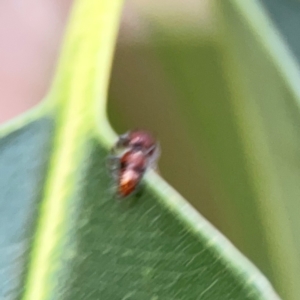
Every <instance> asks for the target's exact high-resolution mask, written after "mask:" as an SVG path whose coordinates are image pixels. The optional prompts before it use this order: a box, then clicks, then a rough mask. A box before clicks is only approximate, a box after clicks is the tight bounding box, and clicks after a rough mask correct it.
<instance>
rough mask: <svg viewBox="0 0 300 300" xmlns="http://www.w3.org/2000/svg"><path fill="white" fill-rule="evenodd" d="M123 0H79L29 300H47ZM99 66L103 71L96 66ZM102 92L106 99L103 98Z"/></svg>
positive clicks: (63, 67) (57, 84) (60, 79)
mask: <svg viewBox="0 0 300 300" xmlns="http://www.w3.org/2000/svg"><path fill="white" fill-rule="evenodd" d="M121 4H122V1H121V0H102V1H98V0H78V1H77V2H76V4H75V7H74V12H73V15H72V19H71V24H70V28H69V30H68V32H67V41H66V45H65V48H64V49H63V54H62V59H61V62H60V64H59V69H58V73H57V74H58V76H57V78H56V79H55V81H54V85H53V89H52V90H51V93H50V98H52V99H55V100H56V101H57V102H56V109H57V110H58V113H59V114H58V120H57V129H56V131H57V132H56V139H55V141H54V149H53V155H52V158H51V163H50V168H49V173H48V179H47V182H46V187H45V192H44V199H43V203H42V206H41V211H40V218H39V222H38V228H37V236H36V240H35V242H34V246H33V251H32V256H31V263H30V266H29V274H28V279H27V282H26V285H25V293H24V297H23V299H25V300H33V299H34V300H41V299H45V298H46V297H47V291H48V290H50V286H49V276H50V273H51V269H52V265H51V264H52V263H51V256H52V254H53V251H54V249H55V248H56V247H57V245H58V243H59V240H60V237H61V236H60V233H61V232H62V230H61V228H62V227H63V226H64V224H63V223H64V218H63V216H64V207H65V204H66V201H67V199H68V196H69V195H70V192H71V185H72V181H73V179H74V173H75V171H76V170H75V169H74V168H76V166H75V165H74V162H75V161H78V159H80V145H81V143H82V140H83V138H84V135H85V133H86V132H87V131H88V130H92V129H93V126H91V125H92V124H93V118H94V117H95V111H94V110H95V109H96V106H95V105H94V103H95V100H96V99H97V101H99V100H101V103H102V110H104V107H105V99H106V90H107V83H108V78H109V71H110V65H111V60H112V54H113V47H114V41H115V37H116V32H117V25H118V19H119V14H120V10H121ZM96 70H99V72H96ZM99 98H101V99H99Z"/></svg>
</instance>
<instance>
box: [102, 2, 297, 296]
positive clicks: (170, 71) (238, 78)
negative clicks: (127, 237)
mask: <svg viewBox="0 0 300 300" xmlns="http://www.w3.org/2000/svg"><path fill="white" fill-rule="evenodd" d="M251 2H252V4H253V5H252V4H251ZM275 2H276V3H275ZM275 2H274V1H268V0H266V1H263V2H256V1H244V3H242V2H241V1H225V2H224V1H207V0H202V1H196V0H190V1H180V0H177V1H167V0H165V1H159V2H158V1H146V0H145V1H134V0H132V1H128V2H126V5H125V9H124V12H123V19H122V26H121V30H120V33H119V39H118V44H117V49H116V55H115V60H114V66H113V72H112V79H111V85H110V93H109V95H110V98H109V110H108V114H109V117H110V120H111V122H112V124H113V126H114V127H115V128H116V130H117V132H119V133H123V132H125V131H127V130H128V129H131V128H146V129H149V130H151V131H153V132H154V133H155V134H156V136H157V137H158V139H159V140H160V142H161V144H162V150H163V151H162V157H161V161H160V171H161V173H162V176H163V177H164V178H166V180H167V181H168V182H169V183H170V184H172V185H173V186H174V187H175V188H176V189H178V190H179V192H180V193H181V194H182V195H183V196H184V197H185V198H186V199H188V200H189V201H190V202H191V203H192V204H193V205H194V207H196V208H197V209H198V210H199V211H200V212H201V214H203V215H204V216H205V217H206V218H207V219H208V220H210V221H211V222H212V223H213V224H214V225H215V226H216V227H217V228H218V229H220V230H221V231H222V232H223V233H224V234H225V235H226V236H227V237H229V239H230V240H231V241H232V242H233V243H234V244H235V245H236V246H237V247H238V248H239V249H240V250H241V251H242V252H243V253H245V254H246V255H247V256H248V257H249V258H250V259H251V260H252V261H254V263H255V264H256V265H257V266H258V267H259V268H260V269H261V270H262V271H263V272H264V273H265V274H266V275H267V276H268V278H269V279H270V280H271V281H272V282H273V284H274V285H275V288H277V290H279V292H280V294H281V295H282V296H283V297H284V299H299V297H300V290H299V288H298V286H297V285H298V283H297V282H298V280H297V278H298V276H300V273H299V270H300V269H299V259H298V257H299V253H300V251H299V250H300V249H299V247H298V246H297V245H298V244H299V240H298V238H297V231H298V230H299V228H300V224H299V222H298V221H297V219H298V217H297V215H298V212H299V209H300V206H299V204H298V203H299V196H300V194H299V191H298V185H299V184H298V183H299V181H298V179H299V175H300V169H299V167H298V161H299V158H298V156H299V155H298V151H297V149H299V148H297V147H298V138H299V137H298V136H299V133H300V127H299V124H298V123H299V117H300V116H299V112H298V111H297V112H295V110H298V104H299V102H298V101H299V98H298V99H297V95H295V91H294V90H293V89H294V87H295V86H293V85H292V84H291V81H292V79H291V78H287V77H285V75H284V74H285V72H290V73H293V71H292V70H289V67H288V65H289V63H288V62H287V61H289V62H290V58H291V57H292V55H291V52H290V50H289V49H287V47H285V45H284V46H283V48H284V49H283V52H282V49H281V47H282V44H284V41H286V42H289V41H293V44H290V47H291V48H292V49H294V50H295V52H297V51H298V50H297V49H298V47H299V45H300V43H299V41H298V40H299V38H298V40H297V38H296V37H295V32H296V31H295V28H299V26H297V24H298V23H299V21H298V23H297V20H300V19H299V18H297V16H298V15H299V12H300V8H299V5H300V3H299V2H298V1H288V0H286V1H285V0H277V1H275ZM244 4H245V5H244ZM248 4H249V6H248ZM243 14H244V15H243ZM245 16H246V17H245ZM247 18H249V20H247ZM270 20H273V21H274V23H273V24H272V23H270ZM284 20H285V21H284ZM251 26H252V27H251ZM255 26H257V27H255ZM260 26H261V28H259V27H260ZM278 30H281V34H282V36H280V35H279V34H278ZM260 31H261V36H260ZM273 35H274V38H273ZM282 37H283V39H282ZM272 48H273V49H274V51H273V50H272ZM270 49H271V50H270ZM272 51H273V52H274V53H275V54H274V53H273V52H272ZM298 52H299V51H298ZM291 59H292V62H293V58H291ZM280 61H281V63H282V65H278V62H280ZM284 62H287V63H286V66H285V63H284ZM295 68H297V67H295ZM294 73H295V72H294ZM296 73H297V71H296ZM293 75H295V74H293ZM294 79H295V77H294ZM282 145H284V147H282ZM276 149H277V150H278V149H279V150H278V151H277V150H276ZM291 153H293V154H292V158H291ZM291 164H292V165H293V164H294V166H293V168H291Z"/></svg>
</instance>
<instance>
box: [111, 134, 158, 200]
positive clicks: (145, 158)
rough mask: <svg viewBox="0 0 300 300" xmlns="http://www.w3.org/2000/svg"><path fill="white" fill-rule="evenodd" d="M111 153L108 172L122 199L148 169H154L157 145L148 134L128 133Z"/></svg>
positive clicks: (130, 191) (134, 188)
mask: <svg viewBox="0 0 300 300" xmlns="http://www.w3.org/2000/svg"><path fill="white" fill-rule="evenodd" d="M111 152H112V155H111V156H110V171H111V173H112V175H113V178H114V179H115V183H116V185H117V194H118V195H119V196H120V197H122V198H124V197H127V196H129V195H130V194H132V193H133V192H134V191H135V190H136V188H137V187H138V185H139V183H140V181H141V179H142V178H143V176H144V174H145V172H146V170H147V169H148V168H149V167H150V168H156V161H157V159H158V156H159V145H158V143H157V142H156V141H155V139H154V138H153V137H152V136H151V135H150V134H149V133H148V132H145V131H141V130H137V131H130V132H128V133H126V134H123V135H121V136H120V137H119V139H118V141H117V142H116V144H115V146H114V147H113V148H112V150H111Z"/></svg>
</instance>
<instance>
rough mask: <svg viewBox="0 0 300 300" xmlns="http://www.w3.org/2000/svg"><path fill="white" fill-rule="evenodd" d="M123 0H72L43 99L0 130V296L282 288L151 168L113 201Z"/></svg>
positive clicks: (221, 293)
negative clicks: (110, 100)
mask: <svg viewBox="0 0 300 300" xmlns="http://www.w3.org/2000/svg"><path fill="white" fill-rule="evenodd" d="M120 9H121V1H120V0H114V1H112V0H105V1H104V0H103V1H98V0H78V1H77V2H76V4H75V7H74V11H73V14H72V18H71V22H70V27H69V30H68V31H67V38H66V43H65V48H64V50H63V54H62V59H61V61H60V64H59V67H58V71H57V76H56V79H55V81H54V84H53V87H52V89H51V91H50V93H49V95H48V97H47V100H46V101H45V102H44V103H43V104H42V105H40V106H39V107H37V108H36V109H35V110H34V111H31V112H29V113H28V114H27V115H26V116H23V117H21V118H20V119H19V120H15V121H14V122H12V123H10V124H7V125H6V126H5V127H3V128H2V130H1V133H0V134H1V140H0V154H1V155H0V166H1V171H2V172H1V176H0V199H1V200H0V205H1V226H0V230H1V232H0V233H1V234H0V236H1V243H0V251H1V252H0V253H1V255H0V266H1V269H0V270H1V273H0V276H1V280H0V282H1V283H0V297H1V298H7V299H24V300H33V299H34V300H42V299H72V300H74V299H84V300H89V299H152V300H154V299H172V300H175V299H224V300H226V299H272V300H273V299H278V297H277V295H276V293H275V292H274V291H273V289H272V287H271V286H270V284H269V282H268V281H267V280H266V279H265V277H264V276H263V275H262V274H261V273H260V272H259V271H258V270H256V268H255V267H254V266H253V265H252V264H251V263H250V262H248V261H247V259H245V258H244V257H243V256H242V255H241V254H240V253H239V252H238V251H237V250H236V249H235V248H234V247H233V246H232V245H231V244H230V243H229V242H228V241H227V240H226V239H225V238H224V237H223V236H222V235H221V234H220V233H219V232H218V231H217V230H215V229H214V228H213V227H212V226H211V225H210V224H209V223H208V222H207V221H206V220H205V219H204V218H203V217H201V216H200V215H199V214H198V213H197V212H196V211H195V210H194V209H193V208H191V206H190V205H189V204H188V203H187V202H186V201H185V200H184V199H182V197H181V196H180V195H179V194H177V193H176V192H175V191H174V190H173V189H172V188H171V187H170V186H169V185H168V184H166V183H165V182H164V181H163V180H162V179H161V178H160V177H159V176H158V175H156V174H155V173H153V172H149V174H148V175H147V177H148V178H147V183H146V184H145V187H144V192H143V194H142V195H141V196H140V197H139V198H138V199H137V201H134V200H136V199H128V200H126V201H124V203H119V202H117V201H115V199H114V196H113V194H112V192H111V190H110V187H111V182H110V179H109V176H108V174H107V172H106V169H105V160H106V156H107V153H108V150H107V149H108V146H109V145H111V144H112V143H113V141H114V139H115V135H114V133H113V131H112V129H111V128H110V126H109V124H108V122H107V119H106V115H105V105H106V103H105V99H106V92H107V85H108V78H109V70H110V65H111V60H112V53H113V45H114V40H115V37H116V32H117V24H118V18H119V14H120Z"/></svg>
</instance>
